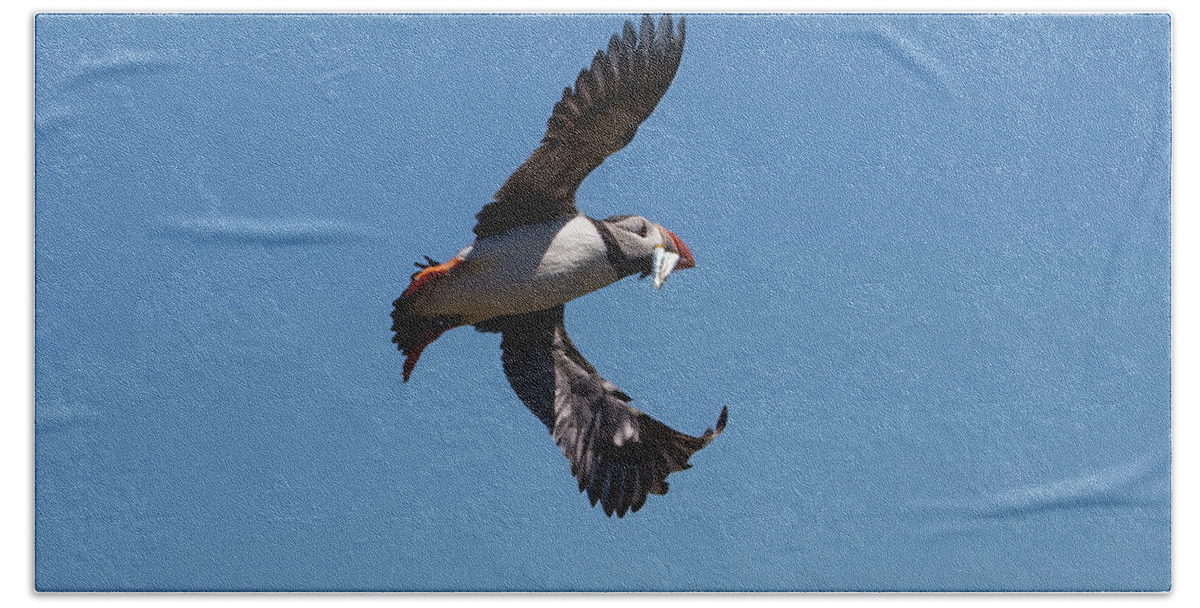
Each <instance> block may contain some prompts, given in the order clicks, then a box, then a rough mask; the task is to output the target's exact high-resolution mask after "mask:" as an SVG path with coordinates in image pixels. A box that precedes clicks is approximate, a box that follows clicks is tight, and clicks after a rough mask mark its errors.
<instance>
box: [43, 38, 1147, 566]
mask: <svg viewBox="0 0 1200 608" xmlns="http://www.w3.org/2000/svg"><path fill="white" fill-rule="evenodd" d="M620 22H621V19H620V18H619V17H613V16H601V17H575V18H548V17H528V16H526V17H492V16H470V17H316V18H301V17H267V16H259V17H244V16H243V17H205V18H197V17H180V16H175V17H157V18H150V17H139V18H132V17H123V18H110V19H104V18H95V17H92V18H43V19H42V20H41V21H39V24H38V28H39V30H38V37H39V39H38V47H37V52H38V62H39V63H38V74H37V76H38V91H37V93H38V98H37V109H36V115H35V116H36V121H37V130H36V134H37V138H38V139H37V144H38V159H37V167H36V168H37V175H38V183H37V192H36V194H37V197H38V198H37V209H36V214H37V216H36V221H37V231H38V237H37V238H38V250H37V255H38V258H37V262H38V268H37V273H38V274H37V282H38V283H37V290H38V292H37V298H38V300H37V309H36V312H37V315H38V317H37V327H36V329H37V331H38V343H37V352H36V364H37V366H38V367H37V373H38V379H37V382H38V385H37V418H36V423H37V429H38V435H37V440H36V441H37V443H36V447H37V450H38V454H37V456H38V462H37V482H38V494H37V500H38V503H37V508H38V514H37V523H38V537H37V549H38V559H39V562H38V568H39V571H38V577H39V578H38V581H39V585H42V586H44V587H46V588H83V589H95V588H126V589H130V588H132V589H181V588H183V589H213V588H219V589H447V590H448V589H530V588H534V589H606V590H621V589H664V590H666V589H694V588H700V589H786V590H805V589H843V590H848V589H1155V588H1162V587H1163V586H1165V585H1166V584H1167V581H1168V580H1169V579H1168V578H1167V576H1168V571H1167V566H1168V564H1169V553H1168V549H1169V548H1168V545H1167V535H1168V533H1169V505H1170V493H1169V470H1170V469H1169V466H1170V452H1169V445H1168V432H1169V424H1170V421H1169V400H1170V378H1169V370H1170V348H1169V344H1170V342H1169V338H1170V335H1169V324H1170V316H1169V314H1170V271H1169V252H1170V243H1169V240H1168V235H1169V228H1170V207H1169V200H1170V198H1169V197H1170V191H1169V182H1168V176H1169V173H1168V172H1169V163H1170V155H1169V152H1170V105H1169V100H1170V96H1169V95H1170V93H1169V89H1168V87H1167V85H1168V83H1169V76H1170V73H1169V66H1168V64H1167V63H1166V60H1167V56H1168V55H1167V53H1168V47H1167V42H1168V36H1169V27H1170V24H1169V21H1168V20H1167V19H1166V18H1165V17H1162V16H1124V17H1111V16H1071V17H1067V16H1050V17H1039V18H1030V17H971V16H921V15H915V16H831V15H827V16H816V17H811V16H810V17H804V16H794V17H726V16H717V15H698V16H695V17H693V18H691V19H690V20H689V28H688V47H687V50H686V52H685V56H684V60H683V64H682V66H681V68H680V72H679V74H678V76H677V78H676V82H675V84H674V85H673V87H672V89H671V90H670V92H669V93H668V94H667V96H666V97H665V98H664V100H663V102H662V103H661V104H660V106H659V108H658V110H657V111H656V112H655V114H654V116H652V117H651V119H650V120H649V121H647V122H646V123H645V125H644V126H643V128H642V129H641V130H640V132H639V135H638V137H637V139H636V140H635V141H634V143H633V144H631V145H630V146H629V147H628V148H627V149H626V150H624V151H622V152H621V153H619V154H618V155H616V156H614V157H613V158H611V159H610V160H609V161H608V162H607V163H606V164H605V165H604V166H602V167H601V168H600V169H599V170H597V171H596V172H595V173H594V174H593V175H592V176H591V177H590V178H589V179H588V181H587V182H585V185H584V187H583V188H581V190H580V192H579V201H580V206H581V208H582V209H583V210H584V211H586V212H588V213H590V214H592V215H595V216H601V217H602V216H605V215H610V214H613V213H625V212H636V213H641V214H645V215H647V216H648V217H651V218H652V219H655V220H657V221H660V222H662V223H663V224H665V225H667V226H668V227H670V228H671V229H672V230H674V231H676V232H677V233H678V234H680V236H682V237H683V238H684V239H685V240H686V241H687V243H688V245H689V246H690V247H691V249H692V251H693V252H694V253H695V255H696V259H697V268H695V269H694V270H688V271H686V272H681V273H679V274H678V275H676V276H675V277H674V278H673V279H672V280H671V282H670V284H669V285H668V286H667V287H666V288H665V289H664V290H663V291H662V292H661V293H652V290H651V289H650V288H649V286H648V285H647V284H645V283H639V282H636V281H626V282H623V283H621V284H618V285H615V286H613V287H610V288H608V289H606V290H604V291H602V292H599V293H596V294H593V295H591V296H588V297H586V298H584V299H582V300H580V301H578V302H575V303H573V304H571V305H569V306H568V309H567V327H568V329H569V330H570V331H571V334H572V337H573V339H574V340H575V342H576V344H577V346H578V347H579V348H580V350H581V351H582V352H583V353H584V354H585V355H586V356H587V357H588V358H589V359H590V360H591V361H592V362H593V363H594V364H595V365H596V366H597V367H598V368H599V369H600V370H601V371H602V373H604V374H605V375H606V376H607V377H608V378H609V379H611V380H613V381H614V382H616V383H617V384H618V385H620V386H621V387H622V388H623V389H624V390H625V391H626V392H628V393H630V394H631V395H633V396H634V397H635V398H636V399H637V401H636V402H635V405H638V406H640V407H642V408H643V409H646V410H647V411H649V412H650V413H652V414H654V415H656V416H658V417H659V418H660V419H662V420H664V421H665V422H667V423H669V424H671V425H672V426H675V427H676V428H679V429H681V430H684V431H689V432H693V433H695V432H699V431H700V430H702V429H703V428H704V427H705V426H708V425H711V424H712V422H713V421H714V420H715V416H716V413H717V411H718V410H719V409H720V406H721V405H728V406H729V408H730V425H729V428H728V429H727V431H726V433H725V434H724V435H723V436H722V437H721V438H720V439H719V440H718V441H717V442H715V443H714V444H713V445H712V446H710V447H709V448H707V449H706V450H704V451H703V452H701V453H700V454H698V455H697V456H696V457H695V459H694V463H695V465H696V466H695V468H694V469H692V470H690V471H687V472H684V473H680V474H677V475H675V476H673V477H672V478H671V483H672V486H671V493H670V494H669V495H667V496H665V497H651V500H650V501H649V502H648V503H647V505H646V507H645V508H644V509H643V510H642V511H641V512H639V513H637V514H635V515H633V516H630V517H627V518H626V519H625V520H622V521H616V520H609V519H607V518H605V517H604V516H603V514H602V512H600V511H599V510H596V509H590V508H587V503H586V501H585V499H584V498H583V497H582V496H580V495H578V494H577V493H576V492H575V490H574V486H573V480H571V478H570V476H569V471H568V469H567V465H566V463H565V461H564V460H563V459H562V458H561V456H560V455H559V454H558V453H557V448H556V447H555V446H554V445H553V442H552V441H551V440H550V439H549V437H548V436H547V435H546V433H545V430H544V428H543V427H541V426H540V424H539V423H538V422H537V421H536V419H534V418H533V416H532V415H530V414H529V413H528V412H527V411H526V410H525V409H524V408H523V407H522V406H521V404H520V402H519V401H518V400H517V399H516V397H515V396H514V395H513V394H512V393H511V391H510V390H509V389H508V387H507V383H506V381H505V379H504V377H503V375H502V373H501V371H500V365H499V356H498V355H499V352H498V348H497V347H498V339H497V338H496V337H495V336H485V335H480V334H477V333H474V332H471V331H469V330H465V329H464V330H457V331H455V332H453V333H451V334H448V335H447V336H445V337H444V338H442V340H440V341H439V342H438V343H436V344H435V345H434V346H432V347H431V348H430V349H429V350H428V351H427V353H426V354H425V355H424V356H423V358H422V362H421V365H420V366H419V368H418V369H417V372H416V374H415V375H414V380H413V381H412V382H410V383H409V384H408V385H401V384H400V383H399V381H398V374H399V372H398V367H399V356H398V355H397V354H395V353H394V352H391V351H390V348H389V347H390V344H389V343H388V342H387V332H386V329H387V323H388V319H387V311H388V307H387V305H388V303H389V302H390V300H391V299H392V298H394V297H395V295H396V294H398V293H399V291H400V290H402V289H403V286H404V284H405V283H406V282H407V275H408V273H409V272H410V264H411V262H412V261H413V260H415V259H418V258H419V256H421V255H424V254H429V255H433V256H434V257H445V256H448V255H451V254H453V252H454V251H456V250H457V249H458V248H459V247H461V246H462V245H464V244H466V243H467V242H468V241H469V238H470V228H471V225H472V218H473V215H474V213H475V212H476V211H477V210H478V208H479V206H481V205H482V204H483V203H484V202H486V200H487V199H488V198H489V197H490V195H491V193H492V192H493V191H494V190H495V189H496V187H497V186H498V185H499V184H500V183H501V182H502V181H503V179H504V178H505V177H506V176H507V174H508V173H509V172H510V171H511V170H512V169H513V168H515V167H516V166H517V165H518V164H519V163H520V162H521V161H522V160H523V159H524V157H525V156H526V155H527V154H528V152H529V151H530V150H532V148H533V146H534V145H535V144H536V141H537V139H538V138H539V137H540V135H541V131H542V128H543V127H544V124H545V119H546V117H547V116H548V113H549V109H550V107H551V105H552V104H553V101H555V100H556V98H557V96H558V94H559V93H560V91H561V88H562V86H564V85H566V84H568V83H570V82H571V81H572V80H573V77H574V74H575V73H576V72H577V71H578V69H579V68H580V67H582V66H583V64H584V63H585V62H586V61H587V60H588V59H589V58H590V57H591V55H592V54H593V53H594V52H595V50H596V49H597V48H599V47H600V46H601V45H602V44H603V43H604V42H605V41H606V40H607V37H608V35H609V34H610V33H612V32H614V31H616V30H617V28H618V27H619V26H620ZM563 556H570V557H569V559H568V560H564V559H563ZM564 561H566V562H568V563H573V564H580V565H583V564H586V565H587V567H586V568H582V567H581V568H579V569H578V570H575V569H572V568H564V567H563V564H564Z"/></svg>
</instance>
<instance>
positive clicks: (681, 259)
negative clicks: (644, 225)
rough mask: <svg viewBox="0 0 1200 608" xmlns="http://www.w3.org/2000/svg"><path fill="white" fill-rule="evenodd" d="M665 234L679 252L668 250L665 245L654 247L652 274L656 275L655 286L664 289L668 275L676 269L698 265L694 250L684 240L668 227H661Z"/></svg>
mask: <svg viewBox="0 0 1200 608" xmlns="http://www.w3.org/2000/svg"><path fill="white" fill-rule="evenodd" d="M659 228H660V229H661V230H662V232H663V236H665V237H666V238H667V239H670V241H671V245H672V246H673V248H674V249H675V251H676V252H677V253H672V252H670V251H667V249H666V247H664V246H663V245H658V246H657V247H655V248H654V260H653V266H652V267H651V271H650V274H651V276H653V277H654V288H655V289H662V286H663V283H665V282H666V281H667V277H668V276H670V274H671V272H673V271H675V270H682V269H684V268H692V267H693V266H695V265H696V260H695V259H694V258H693V257H692V252H691V250H689V249H688V248H687V245H684V244H683V240H681V239H680V238H679V237H677V236H675V233H674V232H671V231H670V230H667V229H666V228H662V227H661V226H660V227H659Z"/></svg>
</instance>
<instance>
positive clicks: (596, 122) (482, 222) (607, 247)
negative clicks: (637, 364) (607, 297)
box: [392, 15, 728, 517]
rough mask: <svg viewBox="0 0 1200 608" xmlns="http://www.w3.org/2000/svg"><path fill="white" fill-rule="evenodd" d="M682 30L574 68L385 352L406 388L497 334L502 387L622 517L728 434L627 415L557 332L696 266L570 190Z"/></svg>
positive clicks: (655, 82) (636, 223) (658, 235)
mask: <svg viewBox="0 0 1200 608" xmlns="http://www.w3.org/2000/svg"><path fill="white" fill-rule="evenodd" d="M684 31H685V28H684V20H683V19H682V18H681V19H680V20H679V31H678V33H676V31H675V27H674V25H673V24H672V22H671V18H670V16H663V17H662V19H661V20H660V21H659V24H658V28H657V29H655V27H654V22H653V20H651V19H650V17H649V16H648V15H647V16H645V17H643V18H642V23H641V28H640V31H636V32H635V31H634V27H633V24H632V23H630V22H628V21H626V22H625V27H624V30H623V32H622V33H621V35H620V36H617V35H614V36H613V37H612V38H611V39H610V40H609V42H608V50H607V52H606V51H603V50H601V51H598V52H597V53H596V56H595V57H594V58H593V59H592V64H591V66H590V67H589V68H586V69H584V70H582V71H581V72H579V76H578V77H577V78H576V79H575V87H574V90H572V88H571V87H567V88H566V89H565V90H564V91H563V96H562V100H561V101H559V102H558V103H557V104H555V106H554V111H553V113H552V114H551V116H550V120H549V122H548V124H547V128H546V135H545V136H544V137H543V138H542V143H541V145H540V146H539V147H538V148H537V149H536V150H534V151H533V154H532V155H530V156H529V158H528V159H527V160H526V161H525V163H524V164H522V165H521V166H520V167H519V168H517V170H516V171H515V172H514V173H513V174H512V175H511V176H510V177H509V178H508V181H506V182H505V183H504V185H503V186H501V187H500V190H499V191H497V192H496V194H495V197H494V200H493V201H492V202H490V203H488V204H487V205H484V207H483V210H482V211H480V212H479V213H478V214H477V215H476V216H475V217H476V219H477V220H478V221H477V223H476V224H475V237H476V238H475V242H473V243H471V244H470V245H468V246H467V247H466V248H465V249H463V250H462V251H460V252H459V253H458V255H456V256H454V257H453V258H452V259H451V260H450V261H448V262H446V263H444V264H439V263H437V262H434V261H433V260H432V259H430V258H429V257H428V256H427V257H426V258H425V260H426V262H425V263H417V264H416V266H417V267H418V268H419V269H420V270H419V271H418V272H416V273H415V274H413V275H412V282H411V283H410V284H409V286H408V288H407V289H406V290H405V291H404V294H403V295H401V296H400V297H399V298H398V299H397V300H396V301H395V302H394V303H393V311H392V331H393V332H395V335H394V336H393V337H392V342H395V343H396V346H397V348H398V349H399V350H400V351H402V352H403V354H404V368H403V376H404V381H405V382H407V381H408V379H409V376H410V375H411V374H412V371H413V367H414V366H416V364H417V359H418V358H419V357H420V356H421V351H422V350H423V349H424V348H425V347H427V346H429V344H430V343H431V342H433V341H434V340H436V339H437V337H438V336H440V335H441V334H442V333H443V332H446V331H448V330H450V329H453V328H455V327H460V326H464V325H473V326H474V327H475V328H476V329H477V330H479V331H483V332H495V333H500V334H502V339H501V343H500V349H501V351H502V354H501V362H502V363H503V367H504V373H505V375H507V376H508V381H509V384H511V385H512V388H513V391H515V392H516V394H517V396H518V397H520V399H521V400H522V401H523V402H525V405H526V406H527V407H528V408H529V409H530V410H532V411H533V413H534V415H535V416H537V417H538V419H540V420H541V421H542V422H543V423H544V424H545V425H546V426H547V427H548V428H549V429H550V434H551V435H552V436H553V437H554V440H555V442H557V443H558V446H559V448H561V449H562V452H563V455H564V456H566V457H567V460H568V461H570V463H571V473H572V474H573V475H574V476H575V477H576V478H577V479H578V480H579V491H580V492H583V491H585V490H586V491H587V496H588V499H589V500H590V501H591V503H592V506H595V505H596V502H597V501H598V502H599V503H600V504H601V505H602V506H603V508H604V512H605V513H606V514H607V515H609V516H612V514H613V513H616V514H617V516H618V517H624V516H625V513H626V512H627V511H637V510H638V509H640V508H641V507H642V505H643V504H644V503H645V502H646V495H647V493H651V494H666V493H667V482H666V481H665V479H666V477H667V475H669V474H671V473H673V472H675V471H682V470H684V469H687V468H689V467H690V466H691V465H689V464H688V459H689V458H690V457H691V455H692V454H694V453H695V452H696V451H697V450H699V449H701V448H703V447H704V446H706V445H708V443H709V442H710V441H712V440H713V438H715V437H716V436H717V435H718V434H720V433H721V431H722V430H723V429H724V428H725V421H726V419H727V417H728V412H727V410H726V409H725V408H722V409H721V414H720V416H719V417H718V419H717V424H716V427H715V428H716V430H713V429H708V430H706V431H705V432H704V433H703V434H702V435H700V436H699V437H692V436H691V435H686V434H684V433H680V432H679V431H676V430H674V429H672V428H671V427H668V426H667V425H665V424H663V423H661V422H659V421H658V420H655V419H654V418H651V417H650V416H648V415H646V414H645V413H643V412H641V411H639V410H637V409H635V408H633V407H631V406H630V405H629V402H630V401H632V398H631V397H630V396H629V395H626V394H625V393H624V392H622V391H621V389H619V388H617V387H616V386H615V385H613V384H612V383H611V382H609V381H608V380H605V379H604V378H603V377H601V376H600V374H599V373H598V372H597V371H596V368H594V367H592V365H591V364H590V363H588V362H587V360H586V359H584V358H583V355H581V354H579V351H578V350H576V349H575V346H574V345H573V344H571V339H570V338H569V337H567V330H566V329H565V328H564V327H563V305H564V304H565V303H566V302H569V301H571V300H574V299H575V298H578V297H580V296H582V295H585V294H587V293H590V292H592V291H595V290H597V289H600V288H602V287H605V286H607V285H609V284H612V283H614V282H616V281H618V280H620V279H622V278H624V277H627V276H630V275H635V274H637V275H641V277H642V278H645V277H651V279H652V281H653V283H654V286H655V288H660V287H662V284H663V282H664V281H665V280H666V279H667V276H668V275H670V274H671V272H672V271H674V270H679V269H683V268H691V267H693V266H694V265H695V260H694V259H693V258H692V252H691V251H689V250H688V248H687V245H684V244H683V241H682V240H680V238H679V237H678V236H675V234H674V233H673V232H671V231H670V230H667V229H666V228H664V227H662V226H661V225H659V224H656V223H654V222H651V221H650V220H647V219H646V218H644V217H641V216H637V215H615V216H612V217H609V218H605V219H603V220H596V219H592V218H590V217H588V216H586V215H584V214H582V213H580V212H579V210H578V209H576V208H575V190H576V189H577V188H578V187H579V184H580V182H582V181H583V179H584V178H585V177H587V175H588V174H589V173H591V172H592V170H593V169H595V168H596V167H598V166H599V165H600V163H602V162H604V159H605V158H607V157H608V156H609V155H610V154H612V153H614V152H616V151H618V150H620V149H621V148H623V147H625V145H626V144H628V143H629V142H630V140H632V139H633V136H634V134H635V133H637V128H638V125H640V124H641V123H642V121H644V120H646V118H647V117H648V116H650V113H651V112H652V111H654V107H655V106H656V105H658V101H659V100H660V99H662V96H663V94H664V93H666V92H667V87H669V86H670V84H671V80H672V79H673V78H674V77H675V72H676V70H677V69H678V68H679V60H680V58H681V56H682V55H683V41H684Z"/></svg>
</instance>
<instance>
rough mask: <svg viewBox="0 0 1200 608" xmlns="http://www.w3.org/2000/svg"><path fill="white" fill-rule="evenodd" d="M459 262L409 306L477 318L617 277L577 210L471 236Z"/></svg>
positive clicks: (552, 302)
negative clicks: (570, 215)
mask: <svg viewBox="0 0 1200 608" xmlns="http://www.w3.org/2000/svg"><path fill="white" fill-rule="evenodd" d="M459 256H462V257H463V262H462V264H460V265H459V266H457V267H456V268H454V269H453V270H452V271H451V272H450V273H449V274H447V275H446V276H445V277H444V278H442V279H440V280H438V281H436V282H434V283H432V284H430V285H429V287H427V288H425V289H422V291H421V293H420V295H419V296H418V300H417V302H416V304H415V305H414V307H413V311H414V312H416V313H417V314H420V315H425V316H439V315H446V316H453V317H459V318H460V319H461V320H462V322H463V323H468V324H469V323H476V322H478V321H483V320H485V319H490V318H492V317H497V316H500V315H514V314H522V313H526V312H533V311H535V310H542V309H544V308H549V307H551V306H556V305H558V304H562V303H564V302H568V301H570V300H574V299H575V298H578V297H580V296H582V295H585V294H588V293H591V292H593V291H595V290H597V289H600V288H601V287H604V286H606V285H609V284H611V283H614V282H616V281H617V280H618V279H619V278H620V277H619V276H618V275H617V273H616V271H615V270H613V267H612V265H611V264H609V262H608V255H607V251H606V248H605V246H604V240H603V239H602V238H601V237H600V233H599V232H598V231H597V230H596V226H595V225H594V224H592V221H591V220H589V219H588V218H586V217H584V216H582V215H580V216H576V217H574V218H571V219H569V220H567V219H560V220H554V221H550V222H543V223H540V224H530V225H526V226H519V227H517V228H514V229H512V230H509V231H507V232H504V233H502V234H498V235H495V236H492V237H488V238H486V239H481V240H479V241H476V242H475V244H474V245H472V246H471V247H468V248H467V249H464V250H463V251H462V252H461V253H460V254H459Z"/></svg>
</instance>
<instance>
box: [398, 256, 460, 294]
mask: <svg viewBox="0 0 1200 608" xmlns="http://www.w3.org/2000/svg"><path fill="white" fill-rule="evenodd" d="M425 259H427V260H428V259H429V258H425ZM430 262H432V260H430ZM461 263H462V259H460V258H452V259H451V260H450V261H449V262H446V263H445V264H431V265H429V266H422V265H420V264H417V267H418V268H421V271H420V272H418V273H416V274H414V275H413V277H412V282H411V283H409V284H408V289H405V290H404V295H403V296H401V297H405V298H406V297H408V296H410V295H412V294H413V293H415V292H416V291H417V290H418V289H420V288H421V287H422V286H424V285H425V284H426V283H429V282H430V281H432V280H434V279H436V278H438V277H440V276H442V275H444V274H446V273H447V272H450V270H451V269H453V268H454V267H455V266H458V265H459V264H461Z"/></svg>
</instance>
